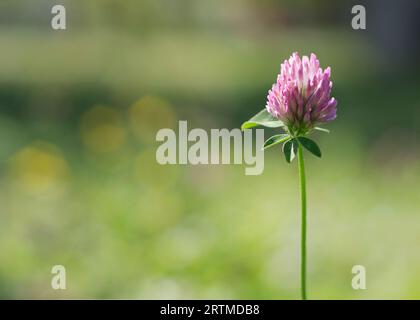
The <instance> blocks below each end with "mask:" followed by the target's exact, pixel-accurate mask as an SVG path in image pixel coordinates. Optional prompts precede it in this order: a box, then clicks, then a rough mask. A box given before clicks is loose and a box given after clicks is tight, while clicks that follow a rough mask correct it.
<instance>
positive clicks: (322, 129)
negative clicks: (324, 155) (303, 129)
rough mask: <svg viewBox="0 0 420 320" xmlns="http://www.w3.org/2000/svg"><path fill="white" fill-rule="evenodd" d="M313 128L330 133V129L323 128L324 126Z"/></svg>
mask: <svg viewBox="0 0 420 320" xmlns="http://www.w3.org/2000/svg"><path fill="white" fill-rule="evenodd" d="M314 129H315V130H318V131H322V132H326V133H330V130H328V129H325V128H321V127H314Z"/></svg>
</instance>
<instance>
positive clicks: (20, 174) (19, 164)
mask: <svg viewBox="0 0 420 320" xmlns="http://www.w3.org/2000/svg"><path fill="white" fill-rule="evenodd" d="M10 166H11V174H12V176H13V178H14V179H15V181H16V182H17V184H18V185H19V186H20V187H22V188H23V189H25V190H27V191H30V192H35V193H37V192H43V191H47V190H50V189H52V188H57V187H58V186H59V185H60V184H61V183H62V182H63V181H64V180H65V179H66V177H67V175H68V166H67V163H66V161H65V159H64V158H63V156H62V155H61V153H60V151H59V150H58V149H57V148H56V147H55V146H54V145H52V144H49V143H46V142H36V143H34V144H32V145H30V146H27V147H25V148H23V149H22V150H20V151H18V152H17V153H16V154H15V155H14V156H13V157H12V158H11V159H10Z"/></svg>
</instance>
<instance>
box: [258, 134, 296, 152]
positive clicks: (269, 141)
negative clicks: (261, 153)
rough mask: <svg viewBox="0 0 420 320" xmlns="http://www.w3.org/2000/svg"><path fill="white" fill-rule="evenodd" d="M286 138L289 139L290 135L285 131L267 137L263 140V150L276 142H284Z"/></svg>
mask: <svg viewBox="0 0 420 320" xmlns="http://www.w3.org/2000/svg"><path fill="white" fill-rule="evenodd" d="M287 139H290V136H289V135H288V134H285V133H283V134H276V135H274V136H272V137H270V138H268V139H267V140H266V141H265V142H264V145H263V150H265V149H267V148H269V147H272V146H274V145H276V144H279V143H282V142H285V141H286V140H287Z"/></svg>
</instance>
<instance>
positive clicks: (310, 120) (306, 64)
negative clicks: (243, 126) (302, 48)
mask: <svg viewBox="0 0 420 320" xmlns="http://www.w3.org/2000/svg"><path fill="white" fill-rule="evenodd" d="M330 75H331V69H330V67H328V68H326V69H325V70H322V68H321V67H320V66H319V60H318V59H317V57H316V55H315V54H313V53H312V54H311V56H310V57H307V56H303V57H302V58H300V56H299V54H298V53H297V52H295V53H293V54H292V56H291V57H290V58H289V60H285V61H284V62H283V63H282V64H281V68H280V74H279V75H278V77H277V82H276V83H274V84H273V87H272V88H271V90H269V92H268V96H267V105H266V108H267V111H268V112H269V113H270V114H271V115H272V116H274V117H275V118H278V119H279V120H281V121H282V122H283V123H284V124H285V125H286V127H287V129H288V130H289V132H290V133H291V134H293V135H302V134H306V133H307V132H309V131H310V130H311V129H312V128H313V127H314V126H315V125H316V124H319V123H325V122H329V121H332V120H334V119H335V118H336V116H337V100H336V99H335V98H333V97H331V88H332V82H331V80H330Z"/></svg>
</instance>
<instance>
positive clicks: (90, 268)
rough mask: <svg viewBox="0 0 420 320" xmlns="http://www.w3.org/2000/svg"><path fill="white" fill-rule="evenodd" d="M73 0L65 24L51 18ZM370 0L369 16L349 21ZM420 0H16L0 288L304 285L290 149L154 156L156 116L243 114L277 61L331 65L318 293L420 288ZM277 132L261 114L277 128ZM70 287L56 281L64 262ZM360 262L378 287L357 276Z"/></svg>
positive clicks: (3, 123) (0, 134)
mask: <svg viewBox="0 0 420 320" xmlns="http://www.w3.org/2000/svg"><path fill="white" fill-rule="evenodd" d="M54 4H64V5H65V7H66V10H67V30H65V31H54V30H52V28H51V26H50V22H51V18H52V15H51V13H50V12H51V7H52V6H53V5H54ZM355 4H365V5H366V8H367V30H359V31H355V30H353V29H352V28H351V19H352V15H351V8H352V6H353V5H355ZM419 12H420V11H419V6H418V4H417V3H416V1H398V2H397V1H369V2H367V1H362V2H360V1H359V2H357V3H352V2H351V1H309V0H306V1H289V0H288V1H274V0H262V1H261V0H260V1H257V0H233V1H222V0H215V1H195V0H179V1H164V0H141V1H138V0H137V1H134V0H130V1H117V0H100V1H99V0H95V1H94V0H91V1H82V0H73V1H70V0H69V1H58V0H57V1H51V0H38V1H32V0H13V1H12V0H2V1H1V3H0V40H1V41H0V56H1V59H0V138H1V140H0V141H1V142H0V297H1V298H36V299H39V298H54V299H60V298H130V299H131V298H133V299H161V298H177V299H178V298H179V299H184V298H192V299H202V298H214V299H231V298H237V299H298V298H299V285H300V283H299V241H300V234H299V232H300V216H299V193H298V177H297V167H296V163H293V164H292V165H287V164H286V163H285V162H284V160H283V158H282V154H281V151H280V148H277V149H274V148H273V149H270V150H268V152H266V156H265V170H264V174H262V175H260V176H245V174H244V166H241V165H209V166H205V165H199V166H192V165H187V166H182V165H179V166H177V165H174V166H170V165H168V166H160V165H158V164H157V163H156V160H155V152H156V148H157V146H158V143H157V142H156V141H155V135H156V131H157V130H158V129H160V128H167V127H173V128H175V129H176V128H177V123H178V121H179V120H187V121H188V126H189V128H195V127H199V128H205V129H210V128H238V127H239V126H240V124H241V123H242V122H243V121H245V120H247V119H249V118H250V117H251V116H252V115H253V114H255V113H256V112H257V111H259V110H260V109H262V108H263V107H264V105H265V100H266V95H267V91H268V89H269V88H270V87H271V85H272V83H273V82H274V81H275V79H276V76H277V73H278V71H279V66H280V63H281V62H282V61H283V60H284V59H286V58H288V57H289V55H290V54H291V53H292V52H293V51H299V52H300V53H301V54H309V53H311V52H314V53H316V54H317V56H318V58H319V59H320V61H321V64H322V66H323V67H326V66H328V65H329V66H331V68H332V78H333V81H334V88H333V94H334V96H335V97H336V98H337V100H338V102H339V104H338V118H337V120H336V121H334V122H333V123H331V124H330V125H328V128H329V129H331V134H329V135H327V134H316V136H315V137H314V138H315V139H316V140H317V141H319V144H320V146H321V148H322V150H323V153H324V157H323V159H322V160H319V159H316V158H313V157H311V156H310V155H309V154H308V155H307V157H306V159H307V179H308V201H309V207H308V210H309V234H308V250H309V257H308V259H309V265H308V267H309V270H308V290H309V298H312V299H330V298H333V299H380V298H385V299H405V298H408V299H414V298H417V299H418V298H420V251H419V243H420V203H419V200H420V198H419V194H420V181H419V177H420V163H419V156H420V154H419V153H420V152H419V132H420V129H419V122H420V94H419V88H420V77H419V76H418V74H419V73H418V72H419V69H420V68H419V60H418V57H419V43H418V42H419V41H418V39H419V38H420V37H419V29H420V28H419V21H420V19H418V18H419V16H420V15H419ZM272 132H273V131H272V130H266V133H265V136H266V137H268V136H269V134H271V133H272ZM57 264H61V265H64V266H65V267H66V271H67V289H66V290H62V291H61V290H53V289H52V288H51V285H50V283H51V278H52V275H51V268H52V266H53V265H57ZM354 265H363V266H365V267H366V270H367V289H366V290H359V291H356V290H353V289H352V286H351V280H352V277H353V275H352V273H351V269H352V267H353V266H354Z"/></svg>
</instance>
